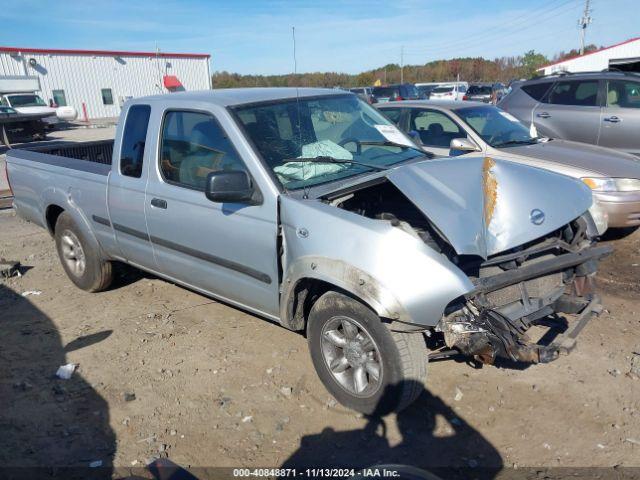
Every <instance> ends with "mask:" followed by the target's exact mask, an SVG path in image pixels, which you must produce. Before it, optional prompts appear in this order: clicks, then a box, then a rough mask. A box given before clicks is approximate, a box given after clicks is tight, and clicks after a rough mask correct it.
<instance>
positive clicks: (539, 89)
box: [521, 82, 552, 102]
mask: <svg viewBox="0 0 640 480" xmlns="http://www.w3.org/2000/svg"><path fill="white" fill-rule="evenodd" d="M551 85H552V83H551V82H544V83H534V84H533V85H523V86H522V87H521V88H522V91H523V92H524V93H526V94H527V95H529V96H530V97H531V98H533V99H534V100H536V101H538V102H540V101H542V98H543V97H544V96H545V94H546V93H547V92H548V91H549V88H550V87H551Z"/></svg>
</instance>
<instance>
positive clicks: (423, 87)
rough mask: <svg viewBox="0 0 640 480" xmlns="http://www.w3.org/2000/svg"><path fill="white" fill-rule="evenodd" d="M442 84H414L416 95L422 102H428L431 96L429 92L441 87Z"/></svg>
mask: <svg viewBox="0 0 640 480" xmlns="http://www.w3.org/2000/svg"><path fill="white" fill-rule="evenodd" d="M441 85H442V83H440V82H427V83H424V82H422V83H416V84H415V86H416V88H417V89H418V93H420V98H422V99H424V100H428V99H429V96H430V95H431V92H433V90H434V89H435V88H437V87H439V86H441Z"/></svg>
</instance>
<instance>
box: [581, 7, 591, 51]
mask: <svg viewBox="0 0 640 480" xmlns="http://www.w3.org/2000/svg"><path fill="white" fill-rule="evenodd" d="M590 3H591V2H590V0H585V1H584V12H583V13H582V18H581V19H580V20H578V26H579V27H580V55H584V38H585V33H586V31H587V26H588V25H589V24H590V23H591V21H592V18H591V15H590V14H591V8H589V7H590V5H589V4H590Z"/></svg>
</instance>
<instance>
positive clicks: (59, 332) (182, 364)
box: [0, 210, 640, 478]
mask: <svg viewBox="0 0 640 480" xmlns="http://www.w3.org/2000/svg"><path fill="white" fill-rule="evenodd" d="M611 244H612V245H613V246H614V247H615V249H616V253H615V254H614V255H613V256H612V257H610V258H608V259H607V260H606V261H605V262H603V264H602V266H601V270H600V272H599V274H598V285H599V286H600V288H601V291H602V292H603V296H604V303H605V306H606V312H605V313H604V314H603V315H602V316H601V317H600V318H597V319H595V320H593V321H592V322H591V323H590V324H589V325H588V326H587V328H586V329H585V330H584V331H583V333H582V334H581V336H580V337H579V343H578V346H577V348H576V350H575V351H574V352H573V353H572V354H571V355H569V356H563V357H561V358H560V359H559V360H557V361H556V362H554V363H551V364H547V365H535V366H530V367H529V368H524V369H523V368H515V367H505V368H497V367H492V366H485V367H483V368H476V367H474V366H473V365H470V364H467V363H464V362H458V361H455V360H447V361H439V362H432V364H431V365H430V366H429V376H430V378H429V382H428V391H425V392H424V393H423V395H422V396H421V398H420V399H419V400H418V401H417V402H416V403H415V404H414V405H412V406H411V407H410V408H409V409H408V410H406V411H405V412H403V413H401V414H399V415H391V416H388V417H386V418H383V419H378V420H376V419H369V418H365V417H363V416H361V415H357V414H355V413H354V412H352V411H348V410H346V409H344V408H343V407H341V406H340V405H338V404H336V403H335V401H333V400H332V398H331V397H330V395H329V394H328V393H327V392H326V391H325V389H324V388H323V386H322V384H321V383H320V381H319V380H318V378H317V377H316V375H315V372H314V370H313V367H312V364H311V360H310V358H309V355H308V352H307V346H306V340H305V338H304V337H303V336H302V335H299V334H297V333H293V332H290V331H287V330H285V329H283V328H281V327H280V326H278V325H275V324H273V323H270V322H268V321H265V320H262V319H260V318H256V317H255V316H253V315H250V314H247V313H244V312H242V311H240V310H237V309H235V308H232V307H229V306H227V305H224V304H222V303H219V302H216V301H213V300H211V299H209V298H206V297H204V296H202V295H199V294H196V293H193V292H190V291H188V290H185V289H183V288H180V287H178V286H175V285H173V284H171V283H168V282H166V281H163V280H159V279H156V278H153V277H150V276H147V275H145V274H141V273H137V272H135V271H131V270H123V271H122V272H121V273H120V274H119V277H118V282H117V284H116V285H115V286H114V287H113V288H111V289H110V290H109V291H107V292H103V293H99V294H89V293H85V292H83V291H81V290H79V289H77V288H75V287H74V286H73V285H72V283H71V282H70V281H69V280H68V279H67V277H66V276H65V274H64V272H63V269H62V267H61V266H60V264H59V262H58V259H57V256H56V253H55V248H54V244H53V241H52V239H51V238H50V237H49V235H48V233H47V232H45V231H44V230H41V229H39V228H37V227H35V226H34V225H32V224H28V223H26V222H24V221H22V220H20V219H19V218H17V217H16V216H15V214H14V213H13V211H12V210H4V211H0V258H2V257H4V258H6V259H11V260H19V261H20V262H21V263H22V265H23V266H24V268H23V272H22V273H23V275H22V276H21V277H19V278H18V277H13V278H9V279H2V280H0V366H1V368H0V432H2V434H1V435H0V466H1V467H8V466H15V467H24V466H52V465H75V466H88V465H89V464H90V463H91V462H97V461H101V462H102V465H103V466H104V467H107V470H106V472H107V473H105V470H103V473H105V475H107V476H111V475H113V476H114V477H122V476H125V475H126V474H127V472H129V469H132V468H133V469H132V470H131V471H135V469H136V468H139V467H141V466H144V465H147V464H148V463H149V462H151V461H152V460H153V459H155V458H168V459H170V460H171V461H172V462H174V463H176V464H178V465H180V466H183V467H249V468H250V467H278V466H303V465H306V466H309V465H315V466H322V467H327V466H339V465H353V464H359V465H373V464H379V463H387V464H389V463H401V464H410V465H415V466H419V467H422V468H426V469H436V471H437V469H438V468H439V467H440V468H442V467H447V468H451V467H454V468H459V469H461V470H460V471H462V472H464V473H463V474H461V476H460V477H459V478H476V477H482V478H493V477H496V476H497V477H498V478H512V477H509V475H511V474H514V472H516V473H517V472H518V471H527V472H529V473H528V474H527V475H529V474H531V475H532V476H527V477H526V478H544V477H541V476H540V474H539V473H536V472H540V471H542V470H540V469H541V468H549V469H551V470H549V471H552V472H553V471H555V472H559V471H561V470H554V469H557V468H558V467H576V468H578V467H606V469H605V470H603V471H599V472H600V473H599V475H601V476H600V477H599V478H609V474H613V472H620V471H622V470H624V469H620V467H640V379H638V377H637V376H635V375H634V374H633V373H632V367H634V366H635V371H636V372H639V373H640V335H639V334H638V332H639V327H640V315H639V312H640V231H638V232H636V233H635V234H633V235H631V236H628V237H626V238H622V239H617V240H612V241H611ZM68 362H72V363H75V364H78V365H79V367H78V369H77V370H76V372H75V373H74V374H73V376H72V378H71V379H70V380H60V379H57V378H56V377H55V373H56V370H57V369H58V367H59V366H61V365H64V364H66V363H68ZM112 466H113V467H115V468H116V471H115V472H111V467H112ZM526 467H536V468H535V469H534V470H528V469H527V468H526ZM613 467H615V468H616V470H614V468H613ZM486 468H488V470H484V469H486ZM501 469H502V471H501V472H500V470H501ZM194 472H196V470H194ZM200 472H201V473H200V474H199V475H198V478H209V477H208V476H207V473H206V471H204V470H202V471H200ZM532 472H533V473H532ZM603 472H604V473H603ZM638 472H640V469H639V470H638ZM194 474H195V473H194ZM0 476H2V475H0ZM445 478H449V477H448V476H445ZM522 478H525V477H522ZM624 478H631V477H624ZM634 478H635V477H634Z"/></svg>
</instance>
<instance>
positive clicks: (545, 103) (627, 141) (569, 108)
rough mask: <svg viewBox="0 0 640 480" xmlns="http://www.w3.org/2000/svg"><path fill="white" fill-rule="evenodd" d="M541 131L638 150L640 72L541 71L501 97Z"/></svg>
mask: <svg viewBox="0 0 640 480" xmlns="http://www.w3.org/2000/svg"><path fill="white" fill-rule="evenodd" d="M499 106H500V108H502V109H503V110H505V111H507V112H509V113H510V114H512V115H513V116H514V117H516V118H518V119H519V120H520V121H522V122H523V123H525V124H526V125H527V126H530V125H532V124H533V125H534V126H535V128H536V130H537V132H538V133H539V134H540V135H541V136H545V137H550V138H562V139H565V140H573V141H576V142H583V143H592V144H594V145H600V146H602V147H609V148H614V149H617V150H621V151H624V152H628V153H633V154H635V155H640V74H637V73H632V72H617V71H616V72H614V71H604V72H597V73H568V72H563V73H559V74H554V75H549V76H546V77H540V78H536V79H532V80H529V81H526V82H523V83H521V84H519V85H518V86H516V87H515V88H514V89H513V90H512V91H511V93H510V94H509V95H507V96H506V97H505V98H504V99H502V101H501V102H500V103H499Z"/></svg>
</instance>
